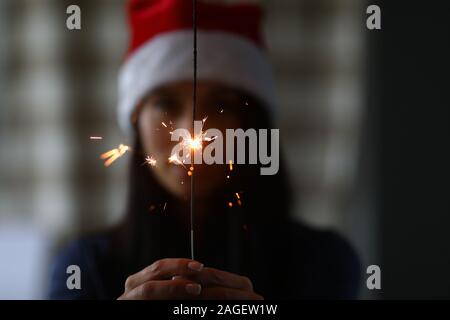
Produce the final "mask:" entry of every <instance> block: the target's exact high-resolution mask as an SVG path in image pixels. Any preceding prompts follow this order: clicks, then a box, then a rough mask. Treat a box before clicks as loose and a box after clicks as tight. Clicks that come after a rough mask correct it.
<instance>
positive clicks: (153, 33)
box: [50, 0, 360, 299]
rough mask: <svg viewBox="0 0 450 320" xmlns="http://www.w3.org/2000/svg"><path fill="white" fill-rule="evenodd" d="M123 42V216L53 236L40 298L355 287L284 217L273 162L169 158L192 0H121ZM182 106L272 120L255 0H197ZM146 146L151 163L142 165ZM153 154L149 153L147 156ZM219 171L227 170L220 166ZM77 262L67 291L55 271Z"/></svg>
mask: <svg viewBox="0 0 450 320" xmlns="http://www.w3.org/2000/svg"><path fill="white" fill-rule="evenodd" d="M128 10H129V19H130V27H131V43H130V48H129V51H128V54H127V59H126V61H125V64H124V66H123V68H122V70H121V73H120V76H119V98H120V99H119V122H120V124H121V127H122V128H123V129H124V130H125V131H126V132H128V133H129V134H130V136H131V137H133V139H134V147H133V148H132V150H133V153H132V161H131V168H130V169H131V170H130V182H129V195H128V205H127V213H126V216H125V218H124V220H123V222H122V223H121V224H120V225H118V226H116V227H115V228H113V229H112V230H108V231H105V232H104V233H102V234H97V235H92V236H86V237H83V238H81V239H79V240H77V241H75V242H74V243H72V244H71V245H69V246H68V247H66V248H65V249H64V250H63V251H62V252H61V253H60V255H59V256H58V257H57V259H56V263H55V267H54V269H53V273H52V274H53V276H52V284H51V291H50V297H51V298H68V299H271V298H338V299H344V298H355V297H356V293H357V287H358V280H359V275H360V269H359V264H358V260H357V257H356V255H355V253H354V252H353V250H352V249H351V248H350V246H349V245H348V244H347V243H346V242H345V241H344V240H343V239H342V238H340V237H339V236H337V235H336V234H334V233H332V232H326V231H316V230H313V229H311V228H308V227H306V226H304V225H302V224H299V223H294V222H291V221H290V219H289V203H290V189H289V186H288V182H287V176H286V173H285V172H284V167H283V163H282V162H281V165H280V169H279V171H278V173H277V174H275V175H260V166H259V165H239V166H234V168H233V167H232V166H228V165H226V164H222V165H221V164H213V165H206V164H202V165H195V167H194V170H193V171H191V170H189V165H187V167H186V166H185V165H176V164H174V163H170V162H169V161H167V159H168V157H169V156H170V155H171V150H172V148H173V146H174V144H175V143H176V142H172V141H170V131H171V130H172V129H173V128H187V129H190V128H192V121H193V118H192V108H193V89H194V87H193V81H192V75H193V65H192V52H193V48H192V46H193V36H192V4H191V2H190V1H184V0H160V1H150V0H149V1H131V2H130V4H129V7H128ZM197 17H198V18H197V30H198V31H197V39H198V44H197V45H198V50H197V52H198V64H197V86H196V115H197V118H199V119H202V118H204V117H206V116H207V120H206V122H205V124H204V125H205V129H206V128H208V127H209V128H216V129H219V130H220V131H221V132H225V130H226V129H235V128H242V129H243V130H246V129H249V128H256V129H258V128H272V120H271V118H272V117H273V114H274V113H275V112H276V103H275V99H274V93H273V82H272V76H271V73H270V65H269V63H268V61H267V58H266V57H265V54H264V45H263V43H262V40H261V37H260V20H261V11H260V9H259V8H258V7H257V6H256V5H253V4H252V5H250V4H233V5H229V4H228V5H225V4H219V3H211V1H209V2H200V1H199V3H198V4H197ZM146 156H151V157H153V158H152V159H155V160H156V165H151V166H149V165H143V164H145V157H146ZM153 164H154V163H153ZM232 168H233V170H231V169H232ZM193 175H194V176H195V189H194V199H195V206H194V209H195V210H194V218H195V225H194V226H195V237H194V240H195V241H194V246H195V250H194V251H195V260H191V259H189V258H188V257H190V233H189V230H190V229H189V225H190V220H189V217H190V211H189V204H190V202H189V200H190V179H191V176H193ZM69 265H78V266H79V267H80V269H81V272H82V278H81V289H79V290H76V289H75V290H69V289H68V288H67V285H66V280H67V277H68V275H67V274H66V268H67V267H68V266H69Z"/></svg>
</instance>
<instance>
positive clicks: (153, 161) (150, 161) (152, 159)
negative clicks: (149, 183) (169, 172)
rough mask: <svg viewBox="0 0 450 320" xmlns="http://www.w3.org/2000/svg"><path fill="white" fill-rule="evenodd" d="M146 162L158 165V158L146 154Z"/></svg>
mask: <svg viewBox="0 0 450 320" xmlns="http://www.w3.org/2000/svg"><path fill="white" fill-rule="evenodd" d="M145 163H146V164H148V165H149V166H152V167H156V159H155V158H153V156H146V157H145Z"/></svg>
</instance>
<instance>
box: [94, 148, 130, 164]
mask: <svg viewBox="0 0 450 320" xmlns="http://www.w3.org/2000/svg"><path fill="white" fill-rule="evenodd" d="M128 150H130V147H129V146H126V145H124V144H120V145H119V146H118V147H117V148H115V149H112V150H109V151H107V152H105V153H103V154H102V155H100V158H101V159H103V160H105V163H104V165H105V167H109V166H110V165H111V164H113V162H114V161H116V160H117V159H119V158H120V157H121V156H123V155H124V154H125V153H126V152H127V151H128Z"/></svg>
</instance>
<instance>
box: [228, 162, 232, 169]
mask: <svg viewBox="0 0 450 320" xmlns="http://www.w3.org/2000/svg"><path fill="white" fill-rule="evenodd" d="M228 163H229V164H230V171H233V161H231V160H230V161H229V162H228Z"/></svg>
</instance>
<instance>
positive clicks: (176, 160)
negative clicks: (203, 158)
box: [168, 154, 184, 167]
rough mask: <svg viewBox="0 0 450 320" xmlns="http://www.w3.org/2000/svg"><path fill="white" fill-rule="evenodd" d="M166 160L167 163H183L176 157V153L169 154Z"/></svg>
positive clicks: (182, 164)
mask: <svg viewBox="0 0 450 320" xmlns="http://www.w3.org/2000/svg"><path fill="white" fill-rule="evenodd" d="M168 160H169V163H173V164H175V165H180V166H183V167H184V163H183V162H182V161H181V160H180V158H178V156H177V155H176V154H173V155H171V156H170V157H169V159H168Z"/></svg>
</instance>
